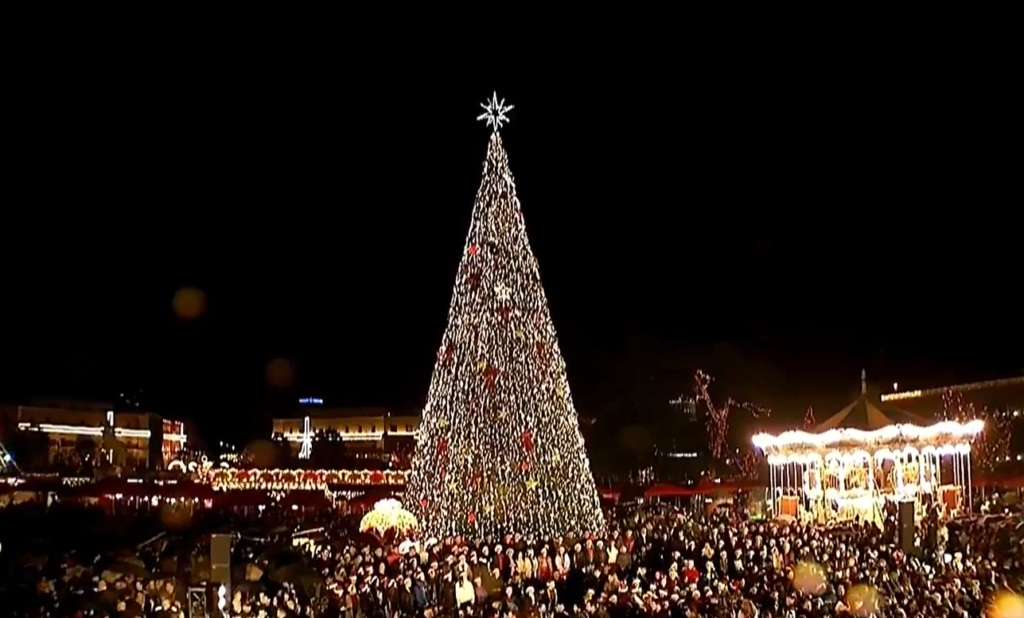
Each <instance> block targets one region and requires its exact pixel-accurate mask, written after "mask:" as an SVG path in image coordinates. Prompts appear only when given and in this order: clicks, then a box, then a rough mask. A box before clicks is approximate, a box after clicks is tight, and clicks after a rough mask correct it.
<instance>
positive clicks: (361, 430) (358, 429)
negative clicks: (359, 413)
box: [356, 425, 363, 433]
mask: <svg viewBox="0 0 1024 618" xmlns="http://www.w3.org/2000/svg"><path fill="white" fill-rule="evenodd" d="M356 433H363V426H362V425H360V426H358V427H356Z"/></svg>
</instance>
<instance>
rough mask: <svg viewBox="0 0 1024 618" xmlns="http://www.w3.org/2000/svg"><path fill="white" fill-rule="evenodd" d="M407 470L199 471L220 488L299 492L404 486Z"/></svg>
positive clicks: (202, 478) (200, 476)
mask: <svg viewBox="0 0 1024 618" xmlns="http://www.w3.org/2000/svg"><path fill="white" fill-rule="evenodd" d="M407 477H408V473H407V472H405V471H403V470H261V469H255V468H254V469H238V468H226V469H225V468H210V469H205V470H203V471H202V472H201V473H199V476H198V479H197V480H198V481H200V482H205V483H209V484H210V485H212V486H213V488H214V489H215V490H217V491H232V490H241V489H262V490H275V491H298V490H311V489H324V490H325V489H327V488H328V487H330V486H331V485H385V486H398V485H404V484H405V482H406V479H407Z"/></svg>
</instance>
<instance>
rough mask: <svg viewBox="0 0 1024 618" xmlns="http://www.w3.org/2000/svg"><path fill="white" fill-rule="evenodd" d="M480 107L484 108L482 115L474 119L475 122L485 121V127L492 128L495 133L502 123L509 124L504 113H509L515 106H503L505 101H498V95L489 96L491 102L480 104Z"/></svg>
mask: <svg viewBox="0 0 1024 618" xmlns="http://www.w3.org/2000/svg"><path fill="white" fill-rule="evenodd" d="M480 107H482V108H484V113H482V114H480V115H479V116H477V117H476V119H477V120H486V121H487V126H489V127H494V130H495V131H497V130H498V129H500V128H501V125H502V123H506V122H509V119H508V116H506V115H505V112H508V111H510V110H511V109H512V108H514V107H515V105H505V99H502V100H501V101H499V100H498V93H497V92H495V93H493V94H491V100H490V101H487V102H486V103H481V104H480Z"/></svg>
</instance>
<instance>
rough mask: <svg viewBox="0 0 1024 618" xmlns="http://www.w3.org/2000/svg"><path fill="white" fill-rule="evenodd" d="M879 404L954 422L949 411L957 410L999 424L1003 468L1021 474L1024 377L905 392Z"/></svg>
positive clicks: (889, 395)
mask: <svg viewBox="0 0 1024 618" xmlns="http://www.w3.org/2000/svg"><path fill="white" fill-rule="evenodd" d="M882 401H884V402H887V403H890V404H891V405H894V406H897V407H899V408H902V409H905V410H907V411H910V412H914V413H918V414H928V415H930V416H932V417H934V418H938V419H948V420H957V419H953V418H950V417H952V416H955V414H954V411H953V410H950V409H949V408H951V407H957V406H959V407H960V408H961V409H964V408H966V409H968V410H971V411H975V412H980V411H985V412H987V414H986V415H985V416H990V415H991V416H994V417H996V419H997V420H998V423H999V426H998V428H997V430H998V431H1003V432H1005V433H1006V435H1007V437H1008V450H1007V452H1006V453H1005V455H1004V458H1005V459H1004V461H1003V467H1005V468H1008V469H1016V470H1018V471H1024V376H1016V377H1010V378H1002V379H997V380H987V381H984V382H971V383H966V384H954V385H950V386H940V387H936V388H925V389H914V390H904V391H898V392H893V393H887V394H885V395H882Z"/></svg>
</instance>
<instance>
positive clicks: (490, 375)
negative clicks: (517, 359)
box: [484, 365, 501, 392]
mask: <svg viewBox="0 0 1024 618" xmlns="http://www.w3.org/2000/svg"><path fill="white" fill-rule="evenodd" d="M499 373H501V372H500V371H498V369H497V368H496V367H492V366H490V365H488V366H487V369H485V370H484V386H485V387H486V388H487V390H488V391H490V392H494V387H495V386H496V385H497V384H496V382H497V380H498V374H499Z"/></svg>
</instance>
